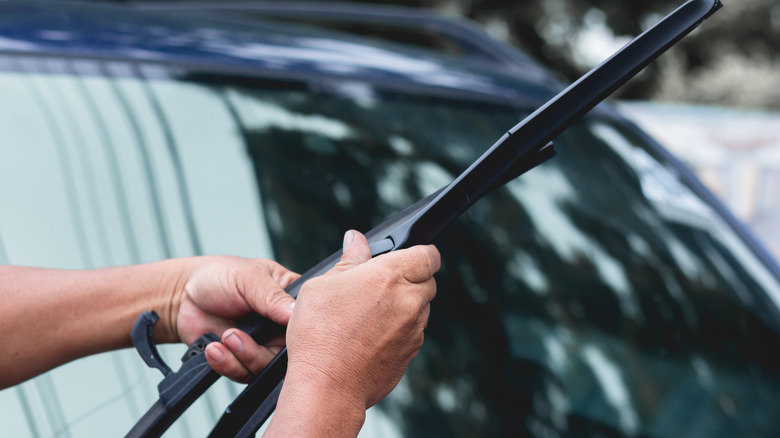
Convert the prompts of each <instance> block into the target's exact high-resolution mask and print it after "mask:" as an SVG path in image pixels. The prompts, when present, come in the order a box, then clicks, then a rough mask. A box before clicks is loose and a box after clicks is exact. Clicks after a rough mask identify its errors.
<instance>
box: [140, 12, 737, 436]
mask: <svg viewBox="0 0 780 438" xmlns="http://www.w3.org/2000/svg"><path fill="white" fill-rule="evenodd" d="M721 6H722V5H721V3H720V1H719V0H690V1H688V2H686V3H684V4H683V5H682V6H680V7H679V8H678V9H676V10H675V11H674V12H672V13H670V14H669V15H667V16H666V17H665V18H663V19H662V20H661V21H659V22H658V23H656V24H655V25H654V26H653V27H651V28H650V29H648V30H647V31H645V32H644V33H642V34H641V35H639V36H638V37H636V38H634V39H633V40H632V41H631V42H630V43H628V44H627V45H626V46H624V47H623V48H622V49H620V50H619V51H618V52H616V53H615V54H614V55H612V57H610V58H609V59H607V60H606V61H604V62H603V63H602V64H601V65H599V66H598V67H595V68H594V69H592V70H591V71H590V72H588V73H586V74H585V75H584V76H582V77H581V78H580V79H579V80H577V81H576V82H574V83H573V84H572V85H570V86H569V87H567V88H566V89H565V90H564V91H562V92H561V93H559V94H558V95H557V96H555V97H554V98H552V99H551V100H550V101H548V102H547V103H546V104H544V105H543V106H541V107H540V108H539V109H537V110H536V111H535V112H534V113H532V114H531V115H529V116H528V117H526V118H525V119H524V120H523V121H521V122H520V123H518V124H517V125H515V126H514V127H513V128H512V129H510V130H509V131H508V132H507V133H506V134H504V135H503V136H502V137H501V138H500V139H499V140H498V141H497V142H496V143H495V144H493V146H491V147H490V149H488V150H487V152H485V153H484V154H483V155H482V156H481V157H480V158H479V159H477V160H476V161H475V162H474V163H473V164H472V165H471V166H469V168H468V169H466V171H464V172H463V173H462V174H461V175H460V176H458V177H457V178H456V179H455V180H454V181H453V182H452V183H450V184H449V185H447V186H446V187H444V188H443V189H441V190H439V191H438V192H436V193H434V194H432V195H430V196H428V197H427V198H425V199H423V200H422V201H419V202H417V203H415V204H413V205H412V206H410V207H408V208H407V209H405V210H404V211H402V212H401V213H399V214H397V215H395V216H393V217H392V218H391V219H389V220H387V221H386V222H384V223H383V224H381V225H379V226H377V227H376V228H374V229H372V230H371V231H369V232H367V233H366V238H367V239H368V241H369V243H370V245H371V252H372V255H374V256H376V255H379V254H383V253H385V252H389V251H394V250H397V249H401V248H406V247H409V246H413V245H417V244H427V243H431V242H432V241H433V240H434V239H435V238H436V237H437V236H438V235H439V233H441V231H442V230H444V229H445V228H446V227H447V226H448V225H449V224H450V223H452V221H454V220H455V219H457V218H458V217H459V216H460V215H461V214H462V213H463V212H464V211H466V210H467V209H468V208H469V207H470V206H471V205H473V204H474V203H475V202H476V201H477V200H479V199H480V198H481V197H482V196H484V195H485V194H487V193H488V192H490V191H491V190H493V189H495V188H497V187H500V186H501V185H503V184H504V183H506V182H507V181H509V180H511V179H513V178H515V177H516V176H518V175H520V174H522V173H523V172H525V171H527V170H529V169H531V168H533V167H535V166H536V165H538V164H540V163H542V162H544V161H546V160H547V159H549V158H550V157H551V156H552V155H553V154H554V152H553V148H552V146H551V145H550V142H551V141H552V140H553V139H554V138H555V137H556V136H557V135H558V134H560V133H561V132H563V131H564V130H565V129H566V128H568V127H569V126H571V124H572V123H574V122H575V121H577V120H578V119H579V118H581V117H582V116H583V115H584V114H585V113H587V112H588V111H590V110H591V109H592V108H593V107H594V106H596V105H597V104H598V103H599V102H601V101H602V100H603V99H605V98H606V97H607V96H608V95H609V94H611V93H612V92H613V91H615V90H616V89H617V88H618V87H620V86H621V85H623V84H624V83H625V82H626V81H628V80H629V79H630V78H631V77H633V76H634V75H635V74H636V73H638V72H639V71H640V70H641V69H643V68H644V67H645V66H647V64H649V63H650V62H651V61H652V60H654V59H655V58H656V57H658V55H660V54H661V53H663V52H664V51H665V50H666V49H668V48H669V47H671V46H672V45H673V44H675V43H676V42H677V41H679V40H680V39H681V38H682V37H684V36H685V35H686V34H688V33H689V32H690V31H692V30H693V29H694V28H695V27H696V26H698V25H699V24H700V23H701V22H702V21H704V20H705V19H706V18H708V17H709V16H710V15H712V14H713V13H714V12H715V11H716V10H718V9H719V8H720V7H721ZM340 258H341V251H339V252H336V253H334V254H333V255H331V256H330V257H328V258H326V259H325V260H323V261H322V262H320V263H319V264H318V265H317V266H315V267H314V268H312V269H310V270H309V271H307V272H306V273H304V274H303V275H302V276H301V277H300V278H299V279H298V280H296V281H295V282H293V283H292V284H290V286H288V287H287V288H286V289H285V290H286V291H287V292H288V293H289V294H290V295H292V296H293V297H295V296H297V294H298V291H299V289H300V287H301V285H302V284H303V283H304V282H305V281H307V280H308V279H311V278H313V277H317V276H319V275H321V274H323V273H325V272H327V271H328V270H329V269H330V268H331V267H332V266H333V265H335V264H336V263H337V262H338V261H339V260H340ZM153 324H154V318H151V317H148V316H143V315H142V317H141V318H139V322H138V323H137V324H136V327H135V328H134V330H133V340H134V343H135V344H136V348H137V349H138V350H139V352H140V353H141V355H142V357H144V360H145V361H146V362H147V364H149V365H150V366H154V367H157V368H160V369H161V370H162V371H163V373H164V374H165V376H166V377H165V379H163V381H162V382H161V383H160V385H159V390H160V399H159V400H158V402H157V403H155V404H154V406H152V408H151V409H150V410H149V411H148V412H147V413H146V415H144V417H143V418H142V419H141V420H140V421H139V422H138V424H136V426H135V427H134V428H133V429H132V430H131V431H130V433H129V434H128V435H127V436H130V437H138V436H144V437H146V436H159V435H161V434H162V433H163V432H164V431H165V430H166V429H167V428H168V427H169V426H170V424H171V423H173V421H175V419H176V418H178V417H179V416H180V415H181V413H182V412H183V411H184V410H185V409H187V407H189V405H190V404H192V402H193V401H194V400H195V399H197V398H198V397H199V396H200V395H201V394H202V393H203V392H204V391H205V390H206V389H207V388H208V387H209V386H210V385H211V384H212V383H213V382H214V381H215V380H216V379H217V377H218V376H217V374H216V373H215V372H214V371H212V370H211V369H210V368H209V367H208V363H207V362H206V358H205V354H204V348H203V347H205V344H206V343H208V342H209V339H212V338H209V336H211V337H215V335H213V334H207V335H205V336H204V337H203V338H201V339H199V340H198V341H196V342H195V343H194V344H193V346H191V347H190V349H189V350H188V354H187V355H185V358H183V359H182V360H183V365H182V367H181V368H180V369H179V371H177V372H175V373H174V372H170V369H167V366H166V365H164V364H162V361H161V360H160V359H159V355H157V353H156V349H155V347H154V340H153V338H152V336H151V330H150V329H149V327H151V326H152V325H153ZM274 326H275V325H274V324H272V323H269V322H268V321H265V320H262V319H261V318H259V316H257V315H252V316H250V317H248V318H247V319H246V320H244V324H243V325H240V326H239V328H242V329H243V330H245V331H247V332H248V333H249V334H250V335H252V337H253V338H254V339H255V340H256V341H258V342H260V343H263V342H264V341H267V340H268V339H270V338H271V337H273V335H275V334H276V333H279V332H280V331H279V330H281V329H280V328H278V326H275V327H276V329H274ZM286 354H287V350H286V348H285V349H283V350H282V351H281V352H280V353H279V354H278V355H277V356H276V357H275V358H274V360H273V361H272V362H271V363H270V364H269V365H268V366H267V367H266V369H264V370H263V372H262V373H261V374H259V375H258V376H256V377H255V378H254V379H253V380H252V381H251V382H250V383H249V384H248V385H247V387H246V388H245V389H244V391H243V392H242V393H241V394H240V395H239V396H238V397H237V398H236V400H235V401H234V402H233V403H232V404H231V405H230V407H229V408H228V410H227V411H226V412H225V414H224V415H223V417H222V418H221V419H220V421H219V423H218V424H217V426H216V427H215V429H214V431H213V432H212V435H213V436H233V435H235V436H252V435H254V433H255V432H256V431H257V429H258V428H259V427H260V426H261V425H262V423H263V422H264V421H265V420H266V419H267V418H268V416H269V415H270V414H271V413H272V412H273V410H274V409H275V407H276V402H277V399H278V395H279V391H280V389H281V385H282V381H283V378H284V374H285V372H286V367H287V355H286ZM166 369H167V370H166Z"/></svg>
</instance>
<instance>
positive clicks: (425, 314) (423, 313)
mask: <svg viewBox="0 0 780 438" xmlns="http://www.w3.org/2000/svg"><path fill="white" fill-rule="evenodd" d="M430 316H431V303H428V304H426V305H425V306H424V307H423V308H422V310H420V321H421V323H422V326H423V328H424V329H425V328H428V318H430Z"/></svg>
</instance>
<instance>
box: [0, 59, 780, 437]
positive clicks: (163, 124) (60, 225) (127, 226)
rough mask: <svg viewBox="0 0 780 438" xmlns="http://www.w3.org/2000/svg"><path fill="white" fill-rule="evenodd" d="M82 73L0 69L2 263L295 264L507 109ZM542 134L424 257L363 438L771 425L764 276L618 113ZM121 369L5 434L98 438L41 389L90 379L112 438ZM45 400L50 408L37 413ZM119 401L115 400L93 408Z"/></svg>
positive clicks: (717, 430) (346, 89)
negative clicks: (416, 337)
mask: <svg viewBox="0 0 780 438" xmlns="http://www.w3.org/2000/svg"><path fill="white" fill-rule="evenodd" d="M19 70H22V71H23V70H24V69H23V68H21V67H20V68H19ZM44 70H45V69H44ZM50 70H51V69H50ZM35 71H39V69H38V68H36V69H35ZM85 71H87V70H84V69H80V67H79V66H77V65H69V64H67V63H66V66H65V67H64V69H63V68H59V69H56V71H46V70H45V72H44V73H35V74H33V73H19V72H15V73H12V72H0V92H2V93H3V95H4V96H9V98H13V101H14V102H15V105H14V107H13V108H12V109H11V108H10V107H8V106H3V105H0V132H2V135H3V136H4V139H5V140H4V142H3V145H4V146H3V147H0V178H2V182H3V184H0V201H1V202H2V205H4V206H5V205H13V206H14V208H12V209H4V210H3V212H2V214H0V259H2V261H3V262H7V263H17V264H36V265H44V266H59V267H68V268H84V267H91V266H107V265H111V264H119V263H138V262H143V261H148V260H156V259H160V258H164V257H170V256H183V255H193V254H200V253H203V254H215V253H229V254H236V255H245V256H255V257H274V258H275V259H277V260H278V261H280V262H281V263H282V264H285V265H287V266H289V267H290V268H292V269H295V270H298V271H303V270H306V269H307V268H309V267H311V266H312V265H314V264H315V263H316V262H318V261H319V260H320V259H321V258H323V257H324V256H326V255H329V254H330V253H331V252H332V250H333V249H334V248H338V246H339V244H340V236H341V235H342V233H343V231H344V230H345V229H347V228H356V229H360V230H364V231H365V230H368V229H370V228H371V227H372V226H374V225H377V224H379V223H380V222H381V221H382V220H383V219H385V218H387V217H388V216H390V215H392V214H394V213H396V212H397V211H399V210H400V209H402V208H403V207H405V206H406V205H408V204H410V203H412V202H414V201H416V200H417V199H420V198H422V197H424V196H426V195H428V194H430V193H431V192H433V191H434V190H436V189H438V188H440V187H441V186H443V185H444V184H446V183H447V182H449V181H450V180H451V179H452V178H453V177H454V176H456V175H457V174H459V173H460V172H461V171H462V170H463V169H465V168H466V166H467V165H468V164H469V163H470V162H471V161H472V160H473V159H475V158H476V157H477V156H479V154H481V153H482V151H483V150H484V149H485V148H487V147H488V146H489V145H490V144H492V143H493V142H494V140H495V139H496V138H498V137H499V136H500V135H501V134H502V133H503V132H504V131H505V130H506V128H507V127H509V126H513V125H514V124H515V123H516V122H517V120H519V119H520V118H521V116H522V112H521V111H519V110H518V109H516V108H511V107H507V106H503V105H498V104H490V103H482V102H465V101H464V102H459V101H452V100H448V99H443V98H435V97H431V96H414V95H407V94H404V93H398V92H390V91H387V90H382V89H377V88H374V87H373V86H371V85H370V84H363V83H345V84H336V85H334V84H329V85H328V86H319V85H318V86H317V87H309V85H307V84H302V83H291V82H284V81H252V80H246V79H238V78H225V77H205V76H194V75H193V76H184V77H179V78H176V79H172V78H168V79H156V80H150V79H148V78H146V77H145V72H146V70H144V68H135V67H133V68H131V67H127V66H122V65H119V66H116V65H115V66H112V67H100V68H93V69H91V70H89V71H90V72H91V73H89V74H87V73H85ZM77 73H78V74H77ZM68 111H70V113H71V114H70V115H67V114H66V112H68ZM556 144H557V147H556V149H557V150H558V156H557V157H556V158H555V159H554V160H552V161H550V162H548V163H546V164H544V165H543V166H541V167H539V168H537V169H535V170H534V171H532V172H530V173H528V174H527V175H524V176H523V177H521V178H520V179H518V180H515V181H513V182H511V183H509V184H508V185H507V187H505V188H503V189H501V190H498V191H497V192H496V193H494V194H492V195H490V196H488V197H486V198H485V199H483V200H482V201H480V202H479V203H478V204H477V205H476V206H475V207H474V208H473V209H472V210H470V211H469V212H467V213H466V214H464V215H463V217H462V218H461V219H459V220H458V221H457V222H456V223H455V224H453V226H452V227H451V229H449V230H448V231H446V232H445V234H444V235H443V236H442V237H441V239H440V240H439V241H438V242H437V245H438V247H439V249H440V251H441V253H442V255H443V267H442V270H441V272H440V274H439V275H438V277H437V281H438V290H439V295H438V296H437V299H436V301H435V302H434V307H433V311H432V314H431V319H430V323H429V326H428V329H427V332H426V342H425V346H424V348H423V350H422V351H421V353H420V355H419V356H418V357H417V358H416V359H415V360H414V361H413V362H412V363H411V365H410V368H409V372H408V373H407V374H406V375H405V377H404V378H403V380H402V381H401V383H400V384H399V386H398V388H397V389H396V390H395V391H394V392H393V393H392V394H391V395H390V396H389V397H388V398H387V399H386V400H385V401H383V402H382V403H381V404H380V405H378V406H377V407H375V408H374V409H372V411H371V413H370V414H369V416H368V422H367V424H366V427H365V429H364V432H363V436H407V437H414V436H420V437H428V436H463V437H472V436H535V437H548V436H651V437H678V436H690V437H712V436H724V437H730V436H745V435H769V434H771V433H772V432H773V431H775V430H776V429H777V428H778V423H777V421H778V420H775V418H778V417H777V416H776V415H774V414H775V412H774V408H773V407H772V406H774V404H775V403H774V402H775V400H776V399H777V397H778V395H780V386H779V385H778V382H779V377H780V376H778V373H780V358H778V357H776V356H777V355H774V354H772V351H773V348H772V347H773V346H774V345H778V343H779V342H780V339H778V331H777V326H776V322H775V321H774V319H773V318H774V316H773V314H772V313H770V312H768V311H767V308H768V307H769V305H771V303H769V302H767V301H766V300H767V295H766V294H769V296H773V295H774V296H780V293H778V290H779V289H778V284H777V280H776V279H775V278H774V276H773V275H772V274H771V273H769V272H768V271H767V270H766V269H765V267H763V265H761V264H760V263H759V261H758V260H757V259H756V258H755V257H754V256H753V255H752V253H751V252H750V251H749V249H748V248H747V247H746V246H745V245H744V244H743V243H742V242H741V241H740V239H739V238H738V236H737V235H736V234H735V233H734V232H733V231H732V230H731V229H730V228H729V226H728V225H727V224H726V223H725V222H724V221H723V220H722V219H721V218H720V217H719V216H718V215H717V214H716V213H715V212H714V211H713V210H712V209H711V208H710V207H709V206H708V205H707V204H706V203H705V202H703V201H702V200H701V199H700V198H699V197H698V196H697V195H696V194H695V193H694V192H693V191H692V190H690V189H689V188H688V187H687V186H686V185H685V184H684V183H683V182H682V181H681V180H680V178H679V177H678V176H677V174H676V172H675V170H674V169H671V168H669V167H668V166H666V165H665V164H663V162H662V161H660V160H657V159H656V158H655V157H654V155H653V152H652V151H650V150H648V149H646V148H645V146H644V145H643V143H642V141H641V140H640V139H638V138H635V137H634V136H633V135H632V133H631V132H630V131H627V130H626V129H624V128H623V127H621V126H620V125H619V124H616V123H615V122H613V121H611V120H599V119H595V118H593V119H590V120H588V121H586V122H583V123H580V124H578V125H575V126H574V127H572V128H571V129H569V130H567V131H566V132H565V133H564V134H563V135H561V137H560V138H559V140H558V141H557V143H556ZM30 169H34V171H31V170H30ZM31 175H34V177H33V176H31ZM52 218H55V219H52ZM49 248H51V250H48V249H49ZM74 255H76V256H74ZM120 354H127V356H126V358H125V359H123V360H116V359H111V360H110V361H108V360H107V359H96V362H94V363H95V365H94V366H93V365H89V364H90V363H92V362H90V361H89V360H87V361H84V363H82V364H73V365H68V366H66V367H62V368H61V369H58V370H55V372H53V373H52V374H50V375H47V376H46V377H43V378H42V379H41V380H36V381H34V382H31V383H28V384H25V385H23V386H21V387H19V389H18V390H17V391H16V392H9V391H5V392H3V393H0V405H2V406H15V407H16V408H14V409H16V411H19V412H18V414H19V415H18V419H19V423H14V424H15V425H11V426H8V427H11V430H14V431H16V430H20V431H21V430H26V431H31V430H32V429H30V427H32V426H30V424H35V425H37V426H36V427H38V428H39V429H40V430H38V431H37V432H35V434H39V433H40V434H41V435H44V436H48V435H53V434H55V433H57V431H63V430H64V431H69V432H74V431H78V432H82V431H84V432H85V433H86V431H89V430H93V431H97V430H101V429H100V428H99V427H98V426H95V424H102V423H101V421H99V420H94V421H93V420H91V416H90V415H91V414H90V412H91V411H90V409H92V408H93V407H94V406H89V407H84V403H83V401H82V402H78V401H77V396H75V395H73V394H71V392H72V391H70V390H69V391H63V390H62V388H71V389H72V385H73V383H72V382H76V381H78V379H74V377H79V378H82V377H83V376H84V375H89V374H90V373H95V374H96V375H99V374H100V370H106V369H108V370H112V371H111V373H113V374H111V376H108V377H105V372H103V374H101V375H103V376H104V377H105V382H103V383H104V384H103V385H101V387H100V388H96V389H95V392H96V394H97V393H100V394H103V396H102V397H103V398H100V397H101V396H99V395H95V397H97V398H96V399H99V400H108V399H111V400H114V402H113V403H114V404H110V403H108V402H106V404H105V406H104V409H106V412H108V411H111V413H112V414H111V418H115V421H114V425H113V426H114V427H118V426H116V424H118V423H122V424H125V423H127V428H129V424H131V423H132V422H133V421H135V419H136V418H135V417H137V415H136V414H137V412H139V411H141V410H143V409H146V408H147V407H148V406H147V403H148V402H149V401H150V400H151V397H153V395H154V390H153V386H154V385H153V383H152V382H155V381H157V379H158V376H155V375H154V374H149V375H146V374H144V373H145V372H146V371H145V370H143V368H142V367H141V364H140V361H138V360H137V358H135V357H134V354H133V353H131V352H122V353H120ZM173 360H175V359H171V361H173ZM101 361H103V362H101ZM98 362H99V364H98ZM107 363H108V365H107ZM136 366H137V368H136ZM122 367H128V368H127V369H126V370H124V371H122V373H124V374H122V375H123V376H124V377H119V378H117V377H115V375H116V374H117V373H119V372H120V371H121V370H120V368H122ZM115 380H116V381H115ZM128 381H129V382H130V383H127V382H128ZM65 382H70V383H65ZM117 382H125V383H121V384H120V383H117ZM69 385H70V386H69ZM142 388H143V389H142ZM47 391H48V392H47ZM111 391H113V392H112V395H105V393H106V392H111ZM235 391H236V389H235V388H234V387H232V386H228V387H225V388H222V389H218V390H217V394H216V395H215V396H213V397H212V398H209V399H207V401H206V402H205V405H204V406H201V407H198V408H194V409H198V411H197V412H198V413H199V414H198V413H196V414H195V415H194V419H193V416H191V419H190V420H188V421H190V422H191V423H187V422H186V421H185V422H180V423H181V424H182V426H180V429H179V431H178V432H176V431H174V433H180V434H181V435H182V436H188V435H189V432H190V431H192V430H199V429H197V428H199V427H204V428H208V427H209V426H208V424H209V422H210V421H212V420H213V419H214V418H215V416H216V415H218V413H219V412H220V411H221V409H222V408H223V407H224V406H225V405H226V404H227V402H228V401H229V400H230V399H231V398H232V397H233V396H234V395H235ZM55 393H56V395H57V396H58V397H59V398H60V404H56V403H55V404H54V405H51V406H48V407H45V406H42V400H44V399H46V398H47V397H48V396H47V395H46V394H55ZM9 394H10V395H9ZM73 397H76V399H74V398H73ZM112 397H114V398H112ZM119 400H122V402H121V403H120V402H119ZM60 405H61V406H60ZM120 405H121V406H125V405H127V406H129V407H126V408H122V410H123V412H124V413H116V417H114V414H115V410H118V409H119V408H118V406H120ZM57 406H60V407H59V408H58V407H57ZM63 406H64V407H63ZM131 408H132V409H131ZM9 409H11V408H10V407H9ZM57 409H59V411H58V410H57ZM16 411H14V412H16ZM57 412H60V413H59V414H57ZM128 412H130V413H129V414H128ZM31 418H35V419H38V420H40V421H32V422H31V421H30V419H31ZM44 418H45V419H47V420H46V421H43V420H41V419H44ZM102 418H105V415H103V416H102ZM104 422H105V421H103V423H104ZM187 424H191V425H194V426H187ZM188 427H191V428H189V429H188ZM122 430H124V428H123V429H122ZM49 432H51V433H49ZM30 433H33V432H30ZM74 434H75V433H74ZM78 435H79V436H81V434H80V433H79V434H78Z"/></svg>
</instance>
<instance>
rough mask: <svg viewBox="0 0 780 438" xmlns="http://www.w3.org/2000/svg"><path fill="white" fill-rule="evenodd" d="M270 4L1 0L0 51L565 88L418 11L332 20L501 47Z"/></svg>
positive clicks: (515, 93) (480, 87)
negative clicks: (394, 35)
mask: <svg viewBox="0 0 780 438" xmlns="http://www.w3.org/2000/svg"><path fill="white" fill-rule="evenodd" d="M228 6H229V5H228ZM261 6H262V5H255V6H254V8H253V9H252V10H251V12H252V13H251V14H249V15H246V14H248V12H247V11H246V10H244V9H240V10H238V12H240V13H241V14H238V15H237V14H236V12H237V8H236V7H227V6H224V5H223V6H222V7H219V8H216V7H213V6H206V5H200V6H199V7H193V6H191V5H190V6H187V7H183V6H179V7H173V6H167V7H163V6H160V5H149V4H138V5H121V4H120V5H113V4H110V5H107V4H94V3H70V2H0V53H10V54H23V55H57V56H65V57H90V58H107V59H118V60H132V61H143V62H152V63H155V62H156V63H164V64H172V65H177V64H178V65H185V66H198V67H199V69H202V70H206V71H225V70H233V71H237V72H241V71H245V72H248V73H250V74H251V73H254V72H257V71H263V74H264V75H271V76H273V75H277V76H281V77H285V78H289V77H295V76H312V75H316V76H319V77H339V78H345V79H354V80H366V81H372V82H378V83H384V84H387V85H390V86H397V87H403V86H406V87H418V88H424V89H426V90H427V92H434V93H436V92H440V93H449V92H457V93H467V94H475V95H479V96H481V97H485V98H490V97H493V98H496V99H500V100H515V101H518V102H526V103H528V104H532V103H535V102H541V101H544V100H546V99H547V98H549V97H550V96H551V95H552V94H554V93H556V92H557V91H559V90H560V89H561V88H562V86H563V84H562V83H560V82H559V81H557V80H556V79H555V77H554V76H553V75H552V74H550V73H548V72H546V70H544V69H543V68H542V67H541V66H540V65H538V64H536V63H535V62H533V61H532V60H530V58H528V57H527V56H525V55H523V54H522V53H521V52H519V51H514V49H511V48H509V47H508V46H505V45H502V44H500V43H498V42H496V41H491V40H490V38H489V37H488V36H487V35H486V34H484V33H482V34H480V31H479V30H477V29H475V28H473V26H472V27H469V25H467V24H464V23H463V22H461V21H459V20H450V19H449V18H442V17H439V16H437V15H435V14H432V13H430V12H427V11H421V12H419V13H418V14H415V13H414V11H413V10H411V9H398V8H391V9H387V8H380V9H376V8H375V9H370V7H369V8H366V7H360V6H352V5H350V6H346V5H341V6H339V8H336V9H333V10H332V11H331V14H340V15H339V17H341V18H342V19H344V20H353V21H361V20H362V21H364V22H375V21H376V20H379V19H380V17H384V18H382V19H383V20H385V22H389V23H394V24H393V25H406V26H414V27H423V28H424V27H425V26H428V28H437V29H439V30H437V32H444V33H447V32H449V35H457V34H458V33H462V34H463V35H465V38H468V39H470V40H472V41H476V40H477V39H479V44H476V45H472V46H474V47H476V46H483V47H491V48H493V50H492V51H488V52H489V53H488V52H485V56H453V55H451V54H446V53H439V52H437V51H435V50H426V49H422V48H419V47H410V46H408V45H404V44H394V43H391V42H383V41H378V40H375V39H367V38H365V37H361V36H356V35H350V34H348V33H346V32H339V31H334V30H328V29H321V28H313V27H307V26H300V25H296V24H290V23H289V22H279V21H274V20H272V19H263V18H262V16H275V17H277V18H278V17H280V16H284V17H286V18H290V17H294V16H296V14H297V16H299V17H302V18H305V17H307V16H309V17H310V16H311V14H312V13H313V12H312V11H314V12H316V9H315V10H312V9H311V8H310V7H309V8H307V7H302V6H300V5H298V6H295V5H288V6H287V8H286V9H285V8H282V7H281V6H280V5H277V6H274V7H266V9H262V8H261ZM304 6H306V4H304ZM349 11H352V13H351V14H350V13H348V12H349ZM383 14H386V15H383ZM372 20H373V21H372ZM475 35H477V36H479V38H478V37H477V36H475ZM480 35H481V36H480ZM480 38H481V39H480ZM469 50H480V49H479V48H476V49H469Z"/></svg>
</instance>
